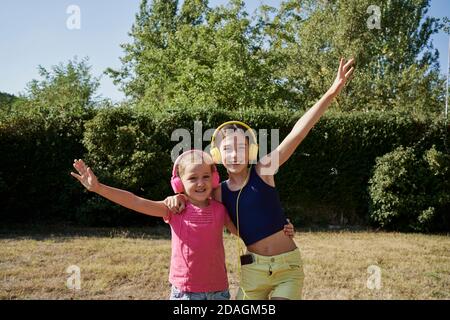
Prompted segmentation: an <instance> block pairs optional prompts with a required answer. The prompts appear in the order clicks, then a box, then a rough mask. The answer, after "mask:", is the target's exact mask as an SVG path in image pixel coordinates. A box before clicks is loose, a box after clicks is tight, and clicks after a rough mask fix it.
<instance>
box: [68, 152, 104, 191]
mask: <svg viewBox="0 0 450 320" xmlns="http://www.w3.org/2000/svg"><path fill="white" fill-rule="evenodd" d="M73 167H74V168H75V169H76V170H77V171H78V173H79V174H76V173H74V172H71V173H70V174H71V175H72V176H73V177H75V178H76V179H78V181H80V182H81V184H82V185H83V186H84V187H85V188H86V189H88V190H89V191H91V192H96V191H97V190H98V188H99V185H100V184H99V182H98V180H97V177H96V176H95V174H94V172H92V170H91V168H89V167H88V166H86V164H85V163H84V161H83V160H81V159H79V160H75V161H74V163H73Z"/></svg>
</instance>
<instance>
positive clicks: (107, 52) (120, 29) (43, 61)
mask: <svg viewBox="0 0 450 320" xmlns="http://www.w3.org/2000/svg"><path fill="white" fill-rule="evenodd" d="M227 2H228V1H227V0H210V2H209V3H210V6H216V5H218V4H225V3H227ZM280 2H281V1H280V0H257V1H249V0H247V1H246V5H247V9H248V12H249V13H252V12H253V11H254V10H255V9H256V7H258V6H259V4H261V3H264V4H270V5H272V6H278V4H279V3H280ZM139 3H140V0H122V1H119V0H115V1H111V0H71V1H65V0H39V1H30V0H2V6H1V11H0V43H1V50H0V71H1V76H0V91H2V92H8V93H12V94H18V93H19V92H21V91H23V90H24V89H25V87H26V84H27V83H28V82H29V81H31V80H32V79H38V78H39V77H38V72H37V66H38V65H42V66H43V67H45V68H50V67H51V66H52V65H55V64H58V63H59V62H66V61H68V60H69V59H72V58H73V57H74V56H78V57H79V58H82V57H86V56H88V57H89V61H90V64H91V65H92V73H93V75H94V76H100V75H101V74H102V73H103V71H104V70H105V69H106V68H108V67H112V68H118V67H119V66H120V60H119V57H120V56H122V55H123V51H122V49H121V48H120V44H121V43H126V42H128V36H127V33H128V32H129V31H130V28H131V25H132V23H133V21H134V17H135V14H136V12H137V11H138V8H139ZM70 5H77V6H79V8H80V9H81V28H80V29H79V30H69V29H68V28H67V27H66V21H67V20H68V18H69V16H70V14H68V13H67V12H66V11H67V8H68V7H69V6H70ZM429 15H431V16H435V17H443V16H445V15H447V16H450V1H449V0H431V9H430V11H429ZM433 44H434V46H435V48H437V49H438V50H439V52H440V64H441V70H442V72H445V70H446V68H447V52H448V51H447V50H448V36H447V35H446V34H445V33H443V32H441V33H440V34H436V35H434V36H433ZM99 94H100V95H102V96H103V97H105V98H110V99H112V100H113V101H119V100H121V99H122V98H123V94H122V93H121V92H120V91H119V90H118V89H117V88H116V87H115V86H114V84H113V83H112V81H111V80H110V79H109V77H107V76H105V75H104V76H102V78H101V86H100V89H99Z"/></svg>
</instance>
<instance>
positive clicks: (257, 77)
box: [107, 0, 287, 109]
mask: <svg viewBox="0 0 450 320" xmlns="http://www.w3.org/2000/svg"><path fill="white" fill-rule="evenodd" d="M163 3H164V4H163ZM207 3H208V2H207V1H204V0H203V1H202V0H186V1H184V3H183V6H182V7H181V9H180V10H179V11H178V10H176V9H175V8H176V6H175V4H176V1H153V2H152V4H151V5H148V4H147V1H145V0H144V1H142V3H141V7H140V12H139V14H138V15H137V16H136V21H135V24H134V25H133V28H132V32H131V33H130V36H131V37H132V38H133V42H132V43H130V44H126V45H123V48H124V49H125V56H124V57H123V58H122V62H123V66H122V68H121V69H120V70H112V69H109V70H108V71H107V72H108V74H110V75H111V76H112V77H113V79H114V80H115V83H116V84H120V85H121V88H122V90H123V91H124V92H125V94H126V95H127V96H128V97H130V98H131V99H132V100H134V101H136V102H139V104H140V105H143V106H145V107H148V106H149V105H150V106H153V107H154V108H156V109H165V108H167V107H169V106H172V105H183V106H207V107H212V106H220V107H226V108H231V109H235V108H242V107H248V106H258V107H264V106H266V107H267V106H272V104H273V103H275V102H276V101H281V100H283V99H284V98H283V95H285V94H286V93H287V92H286V91H283V88H282V87H280V86H279V85H278V84H277V82H276V81H275V79H274V78H273V75H272V68H270V67H269V66H268V65H267V63H268V61H270V59H268V57H267V53H266V51H265V50H264V48H263V47H264V43H263V42H262V38H261V37H260V36H259V30H258V29H259V26H257V25H255V24H254V23H253V24H252V20H251V19H250V18H248V14H247V13H246V11H245V10H244V2H243V1H241V0H232V1H230V3H229V5H228V6H219V7H217V8H214V9H211V8H209V7H208V6H207ZM158 21H160V23H158Z"/></svg>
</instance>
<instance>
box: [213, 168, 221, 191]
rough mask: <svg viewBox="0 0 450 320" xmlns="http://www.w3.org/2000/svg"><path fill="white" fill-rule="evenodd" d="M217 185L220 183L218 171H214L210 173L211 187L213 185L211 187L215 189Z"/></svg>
mask: <svg viewBox="0 0 450 320" xmlns="http://www.w3.org/2000/svg"><path fill="white" fill-rule="evenodd" d="M219 185H220V176H219V172H217V171H214V172H213V173H212V187H213V189H216V188H217V187H219Z"/></svg>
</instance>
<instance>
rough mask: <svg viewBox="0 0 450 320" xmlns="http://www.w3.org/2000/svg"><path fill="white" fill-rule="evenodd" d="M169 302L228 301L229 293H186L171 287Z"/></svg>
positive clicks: (227, 291)
mask: <svg viewBox="0 0 450 320" xmlns="http://www.w3.org/2000/svg"><path fill="white" fill-rule="evenodd" d="M170 300H230V291H229V290H228V289H227V290H224V291H213V292H186V291H181V290H180V289H178V288H177V287H175V286H174V285H172V288H171V290H170Z"/></svg>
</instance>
